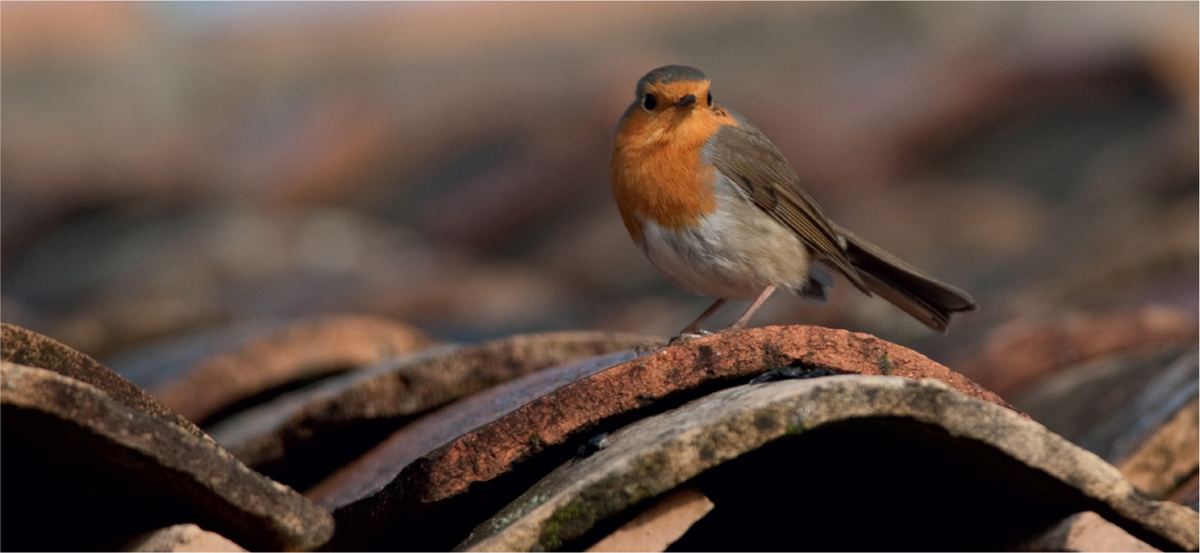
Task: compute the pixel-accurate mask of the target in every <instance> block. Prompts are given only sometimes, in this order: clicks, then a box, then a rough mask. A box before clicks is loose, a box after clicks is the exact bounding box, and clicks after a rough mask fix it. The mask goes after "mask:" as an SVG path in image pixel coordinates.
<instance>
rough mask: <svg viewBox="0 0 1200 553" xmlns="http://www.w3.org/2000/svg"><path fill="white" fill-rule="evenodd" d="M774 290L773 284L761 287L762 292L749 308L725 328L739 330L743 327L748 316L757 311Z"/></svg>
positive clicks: (748, 319) (747, 320)
mask: <svg viewBox="0 0 1200 553" xmlns="http://www.w3.org/2000/svg"><path fill="white" fill-rule="evenodd" d="M774 292H775V285H774V284H772V285H770V286H768V287H766V288H765V289H763V291H762V293H761V294H759V295H758V299H756V300H754V303H752V304H750V308H749V309H747V310H746V312H745V313H743V314H742V316H741V317H740V318H739V319H738V320H737V321H735V322H734V323H733V324H731V325H729V328H726V329H725V330H741V329H743V328H745V327H746V323H747V322H749V321H750V317H751V316H753V315H754V312H755V311H758V308H759V307H760V306H762V304H763V302H765V301H767V298H769V297H771V294H773V293H774Z"/></svg>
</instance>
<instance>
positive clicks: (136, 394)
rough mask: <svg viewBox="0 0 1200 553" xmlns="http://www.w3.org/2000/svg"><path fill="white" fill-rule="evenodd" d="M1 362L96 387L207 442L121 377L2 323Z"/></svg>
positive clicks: (60, 346) (65, 348)
mask: <svg viewBox="0 0 1200 553" xmlns="http://www.w3.org/2000/svg"><path fill="white" fill-rule="evenodd" d="M0 358H2V359H3V360H4V361H8V362H10V363H15V364H17V365H25V366H29V367H37V368H41V369H46V370H49V371H53V372H55V373H57V374H61V375H63V376H66V377H69V378H74V379H76V380H78V381H80V382H86V383H88V384H90V385H92V386H95V387H96V389H97V390H100V391H101V392H104V393H105V394H107V395H108V397H110V398H112V400H113V401H115V402H117V403H120V404H121V405H124V406H126V407H129V408H131V409H135V410H137V411H139V412H141V413H145V414H147V415H150V416H152V417H155V418H158V419H161V420H164V421H167V422H170V423H171V424H174V425H176V426H178V427H180V428H183V429H184V430H187V431H188V432H190V433H191V434H192V435H195V436H202V437H205V438H207V435H206V434H204V432H203V431H202V430H200V429H199V428H197V427H196V425H194V424H192V423H191V421H189V420H187V419H185V418H183V417H181V416H179V414H178V413H176V412H174V411H172V410H171V408H170V407H167V406H166V405H165V404H163V402H162V401H160V400H159V399H158V398H155V397H154V396H152V395H150V394H149V393H147V392H146V391H145V390H142V389H141V388H138V387H137V386H135V385H133V384H132V383H130V382H129V381H128V380H126V379H125V378H123V377H122V376H121V375H119V374H117V373H115V372H113V371H111V370H109V369H108V368H107V367H105V366H104V365H101V364H100V363H99V362H97V361H96V360H95V359H92V358H91V357H88V356H87V355H84V354H82V353H80V352H78V351H75V350H74V349H71V348H70V347H68V346H65V345H63V344H61V343H59V342H58V341H56V340H54V339H52V338H48V337H46V336H42V335H41V334H38V333H36V332H32V331H29V330H26V329H24V328H21V327H19V326H16V325H11V324H8V323H0Z"/></svg>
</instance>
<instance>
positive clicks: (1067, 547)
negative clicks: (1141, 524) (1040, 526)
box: [1013, 511, 1162, 551]
mask: <svg viewBox="0 0 1200 553" xmlns="http://www.w3.org/2000/svg"><path fill="white" fill-rule="evenodd" d="M1013 549H1014V550H1015V551H1162V550H1161V549H1159V548H1157V547H1152V546H1151V545H1150V544H1148V543H1146V542H1144V541H1142V540H1139V539H1137V538H1135V537H1133V536H1131V535H1129V532H1126V531H1124V530H1122V529H1121V527H1120V526H1117V525H1115V524H1113V523H1111V522H1109V521H1107V520H1104V517H1102V516H1100V515H1098V514H1096V513H1094V512H1092V511H1084V512H1082V513H1075V514H1073V515H1071V516H1069V517H1067V518H1064V519H1063V520H1062V521H1060V522H1059V523H1058V524H1055V525H1054V526H1052V527H1050V529H1048V530H1046V531H1045V532H1043V533H1041V534H1038V535H1037V536H1034V537H1033V538H1031V539H1029V540H1028V541H1026V542H1023V543H1021V544H1019V545H1017V546H1016V547H1014V548H1013Z"/></svg>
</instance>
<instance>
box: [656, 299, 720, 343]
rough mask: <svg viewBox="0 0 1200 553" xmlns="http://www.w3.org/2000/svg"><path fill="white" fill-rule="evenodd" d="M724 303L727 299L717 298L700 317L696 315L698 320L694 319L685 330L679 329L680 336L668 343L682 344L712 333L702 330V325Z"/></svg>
mask: <svg viewBox="0 0 1200 553" xmlns="http://www.w3.org/2000/svg"><path fill="white" fill-rule="evenodd" d="M722 305H725V299H724V298H717V301H715V302H713V304H712V305H711V306H709V308H708V309H705V310H704V312H703V313H701V314H700V316H699V317H696V320H694V321H692V324H690V325H687V327H685V328H684V329H683V330H681V331H679V335H678V336H675V337H674V338H671V340H670V341H669V342H667V345H669V346H673V345H675V344H682V343H684V342H687V341H690V340H695V339H696V338H700V337H702V336H705V335H708V334H711V333H710V332H706V331H704V330H700V325H701V324H703V323H704V321H706V320H708V318H709V317H711V316H712V314H713V313H716V312H717V310H718V309H720V308H721V306H722Z"/></svg>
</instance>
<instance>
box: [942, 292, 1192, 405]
mask: <svg viewBox="0 0 1200 553" xmlns="http://www.w3.org/2000/svg"><path fill="white" fill-rule="evenodd" d="M1198 333H1200V326H1198V325H1197V320H1196V317H1195V315H1194V314H1189V313H1186V312H1183V311H1180V310H1177V309H1172V308H1169V307H1160V306H1147V307H1142V308H1139V309H1136V310H1126V311H1119V312H1115V313H1108V314H1091V313H1075V314H1071V315H1066V316H1060V317H1056V318H1054V319H1049V320H1044V321H1037V322H1031V321H1026V320H1017V321H1013V322H1010V323H1008V324H1005V325H1003V326H1001V327H999V328H997V329H996V330H993V331H992V332H991V334H990V337H989V338H988V340H987V342H986V343H985V344H984V346H983V350H982V352H981V354H980V355H979V357H978V358H976V359H971V360H967V361H964V362H963V363H959V364H956V365H955V366H956V367H959V370H960V371H961V372H962V373H963V374H964V375H967V376H969V377H970V378H972V379H974V380H975V381H976V382H978V383H979V384H980V385H982V386H983V387H985V388H987V389H989V390H992V391H993V392H996V393H997V394H1000V395H1001V396H1004V397H1008V396H1009V395H1010V394H1012V393H1014V392H1016V391H1018V390H1020V389H1021V388H1022V387H1024V386H1027V385H1030V384H1032V383H1034V382H1036V381H1037V380H1038V379H1040V378H1044V377H1046V376H1049V374H1051V373H1053V372H1054V371H1055V370H1057V369H1060V368H1063V367H1068V366H1072V365H1075V364H1077V363H1080V362H1082V361H1086V360H1089V359H1096V358H1098V357H1101V356H1104V355H1108V354H1112V353H1116V352H1121V351H1129V350H1134V349H1138V348H1144V347H1153V346H1161V345H1171V344H1175V345H1179V344H1194V343H1195V342H1196V338H1197V336H1198Z"/></svg>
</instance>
